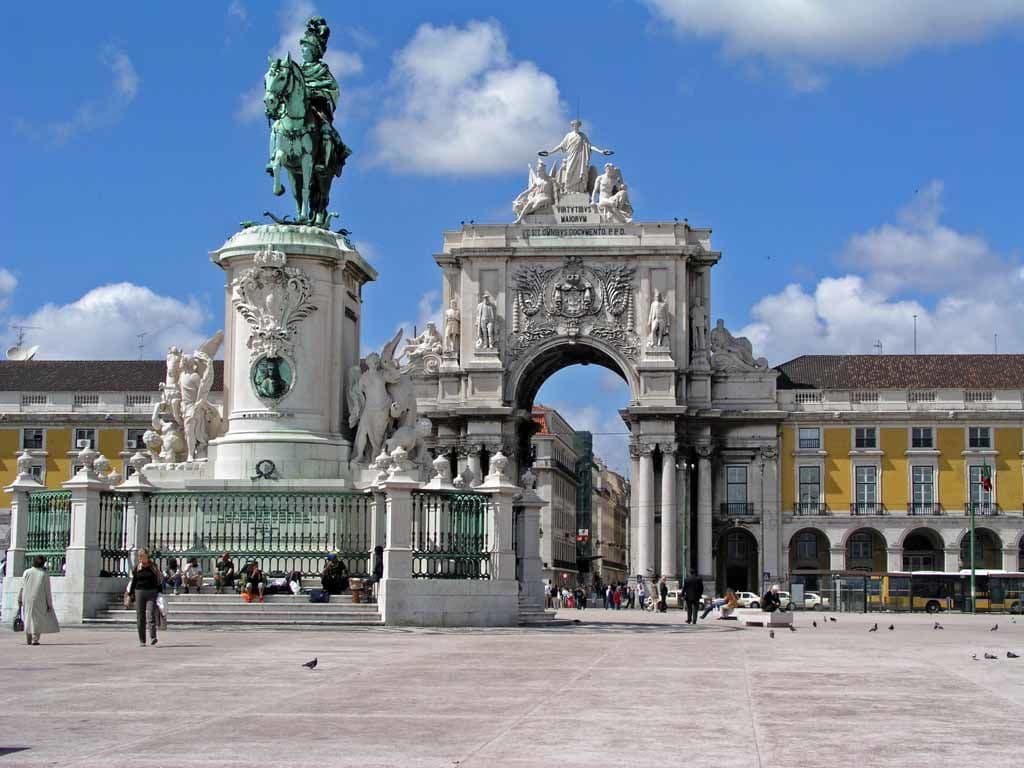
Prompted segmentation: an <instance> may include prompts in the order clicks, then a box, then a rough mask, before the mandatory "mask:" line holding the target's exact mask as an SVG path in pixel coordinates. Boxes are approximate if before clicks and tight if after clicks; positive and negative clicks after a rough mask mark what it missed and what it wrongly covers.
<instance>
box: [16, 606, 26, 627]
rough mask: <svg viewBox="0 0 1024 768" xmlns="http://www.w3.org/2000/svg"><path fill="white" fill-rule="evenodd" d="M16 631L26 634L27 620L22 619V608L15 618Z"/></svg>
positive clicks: (19, 607) (19, 608)
mask: <svg viewBox="0 0 1024 768" xmlns="http://www.w3.org/2000/svg"><path fill="white" fill-rule="evenodd" d="M14 631H15V632H24V631H25V620H24V619H23V618H21V606H20V605H19V606H18V613H17V615H16V616H15V617H14Z"/></svg>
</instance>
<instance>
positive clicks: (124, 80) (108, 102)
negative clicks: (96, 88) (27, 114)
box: [14, 46, 139, 145]
mask: <svg viewBox="0 0 1024 768" xmlns="http://www.w3.org/2000/svg"><path fill="white" fill-rule="evenodd" d="M100 59H101V61H102V62H103V64H104V65H105V66H106V67H107V68H108V69H109V70H110V75H111V81H110V91H109V93H108V94H107V95H106V96H104V97H103V98H99V99H91V100H89V101H86V102H84V103H83V104H81V105H80V106H79V107H78V108H77V109H75V111H74V112H73V113H72V114H71V117H69V118H67V119H63V120H52V121H50V122H46V123H36V122H33V121H31V120H28V119H26V118H22V117H19V118H16V119H15V121H14V127H15V130H16V131H17V132H18V133H20V134H22V135H23V136H28V137H29V138H33V139H38V140H42V141H46V142H49V143H51V144H56V145H62V144H66V143H67V142H68V141H70V140H71V139H73V138H74V137H75V136H78V135H79V134H83V133H88V132H90V131H94V130H97V129H99V128H105V127H107V126H109V125H113V124H114V123H116V122H117V121H118V120H120V119H121V116H122V115H123V114H124V111H125V110H126V109H127V108H128V106H129V105H130V104H131V103H132V102H133V101H135V97H136V96H138V93H139V74H138V72H136V71H135V66H134V65H133V64H132V60H131V59H130V58H129V57H128V54H126V53H125V52H124V51H121V50H118V49H117V48H114V47H111V46H107V47H105V48H104V49H103V50H102V51H101V53H100Z"/></svg>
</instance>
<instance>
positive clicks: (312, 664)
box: [302, 659, 316, 669]
mask: <svg viewBox="0 0 1024 768" xmlns="http://www.w3.org/2000/svg"><path fill="white" fill-rule="evenodd" d="M302 666H304V667H308V668H309V669H316V659H313V660H312V661H307V662H306V663H305V664H303V665H302Z"/></svg>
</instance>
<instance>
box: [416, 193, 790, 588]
mask: <svg viewBox="0 0 1024 768" xmlns="http://www.w3.org/2000/svg"><path fill="white" fill-rule="evenodd" d="M538 179H540V180H541V181H544V183H547V182H546V180H545V179H544V178H543V176H540V177H536V176H535V177H533V178H532V179H531V181H533V182H536V181H537V180H538ZM620 179H621V176H620ZM517 204H518V203H517ZM517 210H518V211H520V212H521V211H522V210H523V209H521V208H520V209H517ZM609 216H611V217H612V218H609ZM617 216H618V214H615V213H613V212H610V211H609V209H607V207H605V208H601V207H600V205H596V204H595V205H591V203H590V201H589V200H588V199H585V197H584V196H583V195H580V194H579V193H578V192H573V193H571V194H570V195H568V196H566V195H563V196H562V197H561V198H560V200H559V203H558V204H557V205H551V204H550V203H548V204H545V205H544V206H541V208H538V209H536V210H534V209H533V208H530V212H529V213H526V214H524V215H523V216H522V218H521V220H520V221H518V222H517V223H515V224H507V223H503V224H475V223H472V222H471V223H469V224H463V225H462V227H461V229H459V230H455V231H449V232H445V233H444V244H443V248H442V250H441V252H440V253H438V254H436V255H435V256H434V259H435V261H436V262H437V264H438V266H439V267H440V268H441V270H442V274H443V277H442V310H443V321H442V326H443V327H442V328H440V329H437V330H436V331H434V332H433V334H434V335H432V336H431V335H430V334H427V335H426V336H424V337H423V338H421V339H417V340H415V344H416V347H415V354H411V355H410V365H409V367H408V370H409V371H410V372H411V373H412V376H413V380H414V382H415V387H416V395H417V407H418V411H419V413H420V415H421V416H425V417H426V419H428V420H429V434H427V435H425V437H424V442H425V445H426V447H427V449H428V450H429V451H430V452H432V453H435V454H437V453H440V454H446V455H449V456H451V457H452V461H453V464H454V465H455V469H456V470H457V471H458V472H459V473H461V474H462V475H463V476H464V477H465V478H466V480H467V482H469V483H476V482H479V481H480V478H481V477H482V476H483V473H484V471H485V470H486V467H487V462H488V457H489V456H491V455H493V454H494V452H495V451H497V450H499V449H500V450H501V451H502V452H503V453H504V454H505V455H506V456H507V457H508V458H509V459H510V460H511V467H510V469H511V470H512V471H513V472H514V474H513V477H514V478H519V477H520V475H521V473H522V471H523V470H524V469H525V468H526V467H527V465H528V464H529V461H530V458H529V457H530V453H529V434H530V429H531V427H532V425H531V423H530V422H531V420H530V411H529V408H530V407H531V405H532V404H533V399H534V397H535V396H536V393H537V391H538V390H539V389H540V387H541V386H542V384H543V383H544V381H545V380H547V378H549V377H550V376H551V375H552V374H554V373H555V372H557V371H558V370H561V369H562V368H565V367H567V366H569V365H575V364H584V365H600V366H603V367H605V368H608V369H609V370H612V371H614V372H615V373H616V374H617V375H619V376H621V377H622V378H623V379H624V380H625V381H626V383H627V384H628V386H629V389H630V403H629V405H628V407H627V408H625V409H623V410H622V411H620V413H621V415H622V418H623V421H624V423H625V425H626V428H627V429H628V431H629V433H630V447H631V450H630V453H631V471H630V474H631V481H632V488H631V498H630V509H631V514H630V526H629V537H628V538H629V551H630V554H629V560H630V563H629V569H630V575H631V577H635V576H645V577H657V576H666V577H668V578H669V579H670V580H672V581H678V580H679V579H680V577H681V576H682V575H683V573H685V572H686V571H688V570H690V569H693V570H696V571H697V572H699V574H700V575H701V576H702V578H704V579H705V581H706V582H708V586H709V589H713V588H714V582H715V575H716V570H717V569H716V568H715V566H714V563H713V556H712V541H713V539H712V530H713V527H714V529H716V530H717V529H719V528H720V527H721V526H723V525H724V526H728V525H732V524H734V518H741V519H742V522H743V523H744V524H746V525H756V526H758V527H759V529H760V531H759V533H760V537H761V542H762V546H761V549H762V558H761V559H762V560H763V570H764V571H768V572H769V573H770V574H771V576H770V578H771V577H776V578H777V577H778V575H779V573H780V567H779V563H780V559H781V545H780V543H779V523H778V510H779V502H778V498H777V496H778V491H777V487H778V482H777V477H778V472H777V457H778V437H777V429H778V424H779V423H780V421H781V414H780V413H779V411H778V409H777V403H776V397H775V379H776V377H777V375H778V374H777V373H776V372H775V371H772V370H770V369H769V368H768V366H767V361H765V360H763V359H761V358H755V357H754V355H753V350H752V347H751V345H750V343H749V342H748V341H747V340H746V339H742V338H736V337H734V336H732V334H730V333H729V331H728V330H727V329H726V328H725V326H724V325H723V324H722V323H721V322H720V321H719V323H718V324H717V326H716V327H714V328H712V327H711V326H712V324H711V323H710V322H709V321H710V318H711V269H712V267H713V266H714V265H715V264H717V263H718V261H719V259H720V258H721V254H720V253H719V252H717V251H714V250H713V249H712V247H711V238H710V232H711V231H710V230H709V229H699V228H695V227H691V226H689V224H687V223H686V222H685V221H681V220H678V219H677V220H674V221H660V222H642V223H641V222H638V221H633V220H632V219H631V218H627V219H626V220H624V221H622V220H619V219H618V218H616V217H617ZM726 414H727V416H726ZM767 510H771V511H772V513H773V514H772V515H771V519H768V517H767V516H766V515H765V512H766V511H767ZM755 575H756V577H757V581H758V582H759V581H761V577H762V575H763V574H761V573H757V574H755Z"/></svg>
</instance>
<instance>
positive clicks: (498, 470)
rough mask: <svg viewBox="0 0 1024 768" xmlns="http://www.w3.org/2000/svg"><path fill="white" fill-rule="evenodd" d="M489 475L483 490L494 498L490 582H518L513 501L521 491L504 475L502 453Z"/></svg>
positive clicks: (505, 461)
mask: <svg viewBox="0 0 1024 768" xmlns="http://www.w3.org/2000/svg"><path fill="white" fill-rule="evenodd" d="M490 464H491V466H490V470H491V471H490V473H489V474H488V475H487V478H486V479H485V480H484V482H483V484H481V486H480V490H481V491H483V492H486V493H489V494H490V495H491V507H490V509H491V512H490V514H491V521H490V525H489V526H488V528H490V530H491V531H492V539H491V579H492V580H495V579H496V580H499V581H515V579H516V553H515V550H514V549H512V523H513V517H514V515H513V510H512V506H513V499H514V498H515V497H516V496H517V495H519V493H520V491H521V490H522V489H521V488H520V487H519V486H518V485H516V484H515V483H513V482H511V481H510V480H509V478H508V475H506V474H505V471H506V469H507V467H508V464H509V461H508V458H507V457H506V456H505V454H503V453H502V452H501V451H500V450H499V451H497V452H496V453H495V454H494V455H493V456H491V462H490Z"/></svg>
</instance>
